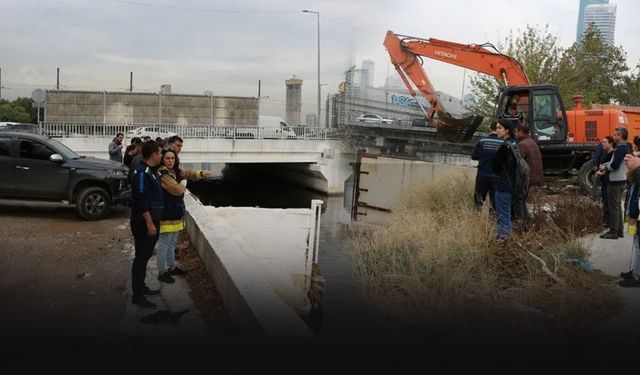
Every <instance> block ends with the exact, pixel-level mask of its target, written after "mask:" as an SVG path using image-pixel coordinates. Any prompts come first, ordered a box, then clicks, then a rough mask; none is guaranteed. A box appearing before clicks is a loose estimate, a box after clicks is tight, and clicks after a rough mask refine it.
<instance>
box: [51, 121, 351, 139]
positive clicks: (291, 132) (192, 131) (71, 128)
mask: <svg viewBox="0 0 640 375" xmlns="http://www.w3.org/2000/svg"><path fill="white" fill-rule="evenodd" d="M40 126H41V128H42V133H43V134H47V135H50V136H53V137H113V136H115V135H116V134H118V133H122V134H124V135H125V137H126V138H132V137H142V136H145V135H149V136H150V137H152V138H156V137H160V138H166V137H169V136H172V135H176V134H177V135H179V136H180V137H182V138H201V139H327V138H332V137H335V136H337V135H339V132H338V130H337V129H326V128H312V127H304V126H300V127H289V128H287V129H279V128H266V127H258V126H251V125H209V124H196V125H193V124H189V125H186V124H102V123H51V122H48V123H42V124H41V125H40Z"/></svg>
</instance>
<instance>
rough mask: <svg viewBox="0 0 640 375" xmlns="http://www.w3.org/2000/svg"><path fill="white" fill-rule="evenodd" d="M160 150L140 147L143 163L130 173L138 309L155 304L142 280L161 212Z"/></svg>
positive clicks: (133, 271)
mask: <svg viewBox="0 0 640 375" xmlns="http://www.w3.org/2000/svg"><path fill="white" fill-rule="evenodd" d="M161 152H162V149H161V147H160V145H159V144H158V143H157V142H156V141H149V142H146V143H144V144H143V145H142V158H143V162H142V163H141V164H140V166H138V168H137V169H136V170H135V172H134V174H133V179H132V180H133V181H132V184H131V233H133V238H134V242H135V249H136V251H135V257H134V259H133V266H132V267H131V289H133V297H132V302H133V303H134V304H136V305H138V306H140V307H146V308H153V307H156V304H155V303H153V302H150V301H149V300H147V299H146V298H145V295H156V294H160V291H159V290H152V289H149V287H147V286H146V285H145V282H144V279H145V277H146V275H147V263H148V262H149V258H151V255H153V248H154V247H155V245H156V242H157V241H158V236H159V233H160V219H162V213H163V210H164V203H163V195H162V188H161V186H160V179H159V177H158V175H157V167H158V165H160V160H161V157H162V156H161V155H162V154H161Z"/></svg>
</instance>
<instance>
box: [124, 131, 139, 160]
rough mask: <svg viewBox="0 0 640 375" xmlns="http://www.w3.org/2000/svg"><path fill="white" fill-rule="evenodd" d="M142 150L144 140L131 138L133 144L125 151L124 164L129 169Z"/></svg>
mask: <svg viewBox="0 0 640 375" xmlns="http://www.w3.org/2000/svg"><path fill="white" fill-rule="evenodd" d="M141 148H142V140H141V139H140V138H138V137H133V138H131V144H130V145H129V146H127V148H126V149H125V151H124V159H123V160H122V163H123V164H124V165H126V166H127V167H130V166H131V161H132V160H133V158H134V157H135V156H136V155H138V154H139V153H140V149H141Z"/></svg>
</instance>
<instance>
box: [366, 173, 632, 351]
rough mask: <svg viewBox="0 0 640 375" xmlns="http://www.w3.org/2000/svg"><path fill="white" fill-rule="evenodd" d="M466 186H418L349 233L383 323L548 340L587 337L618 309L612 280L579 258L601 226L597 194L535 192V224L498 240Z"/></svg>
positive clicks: (492, 223)
mask: <svg viewBox="0 0 640 375" xmlns="http://www.w3.org/2000/svg"><path fill="white" fill-rule="evenodd" d="M469 185H470V184H468V182H465V181H462V180H461V179H451V180H447V181H441V182H438V183H434V184H429V185H426V186H422V187H420V188H418V189H415V190H413V191H411V192H409V193H408V194H407V195H405V196H404V197H403V199H402V200H401V201H400V202H399V204H398V205H397V207H396V208H395V209H394V210H393V214H392V215H391V218H390V222H389V224H388V225H387V226H384V227H380V228H378V229H376V230H375V231H373V232H370V233H362V234H358V235H356V236H355V238H354V246H355V248H356V250H357V252H356V262H357V264H358V268H359V273H360V275H361V276H362V278H363V279H364V281H365V285H366V288H367V292H368V295H369V297H370V298H371V299H372V300H373V302H374V304H375V305H376V306H377V307H378V308H379V310H380V312H381V313H383V314H384V315H386V316H388V317H390V318H391V319H390V321H393V322H401V323H398V327H399V328H400V329H410V330H411V332H414V333H442V334H451V335H455V334H461V333H462V334H465V335H470V336H474V337H483V338H485V339H486V338H487V337H489V336H490V337H494V338H498V337H502V336H510V335H513V336H514V337H515V336H517V337H520V335H524V336H523V337H528V339H531V337H538V338H539V339H541V340H542V339H545V340H546V339H548V338H549V337H551V336H553V338H554V339H556V338H560V337H565V338H566V337H573V338H575V337H576V335H577V336H584V335H590V334H591V332H593V330H592V329H591V328H593V325H594V324H596V323H598V322H602V321H603V320H604V319H605V318H606V317H608V316H610V315H612V314H613V313H615V312H616V311H617V310H619V308H620V307H621V301H620V300H619V298H618V297H617V295H616V293H615V292H614V290H613V288H612V286H613V283H612V282H611V279H610V278H609V277H607V276H605V275H603V274H601V273H599V272H588V273H587V272H584V271H583V270H581V269H580V267H579V266H578V265H579V264H584V261H585V260H586V259H588V256H589V254H588V251H587V249H585V248H584V247H583V246H581V245H580V243H579V242H578V241H577V239H578V237H579V236H580V235H582V234H584V233H585V232H593V231H595V230H597V229H598V228H599V227H600V225H601V224H602V223H601V222H600V221H599V220H600V215H594V212H597V213H599V212H600V208H599V206H598V203H597V202H595V201H592V200H590V199H589V198H582V197H573V196H571V195H569V194H566V195H564V196H563V195H553V196H547V195H545V193H544V192H541V193H540V194H541V195H540V196H539V197H537V198H536V200H537V201H538V202H544V206H543V205H542V203H539V204H537V205H536V207H535V211H534V213H533V216H534V223H535V225H534V227H533V228H532V230H531V231H529V232H528V233H526V234H523V235H514V236H513V237H512V239H510V240H508V241H497V240H495V239H494V236H495V221H494V218H493V217H492V216H491V215H490V213H489V210H488V208H487V207H485V209H484V210H482V211H481V212H478V211H476V210H475V209H474V208H473V199H472V194H473V192H472V190H471V188H472V186H469ZM487 205H488V201H487ZM515 332H518V333H517V334H515Z"/></svg>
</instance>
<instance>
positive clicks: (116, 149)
mask: <svg viewBox="0 0 640 375" xmlns="http://www.w3.org/2000/svg"><path fill="white" fill-rule="evenodd" d="M123 139H124V134H122V133H118V134H116V136H115V138H113V141H111V143H109V160H113V161H117V162H118V163H122V147H123V145H122V140H123Z"/></svg>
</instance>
